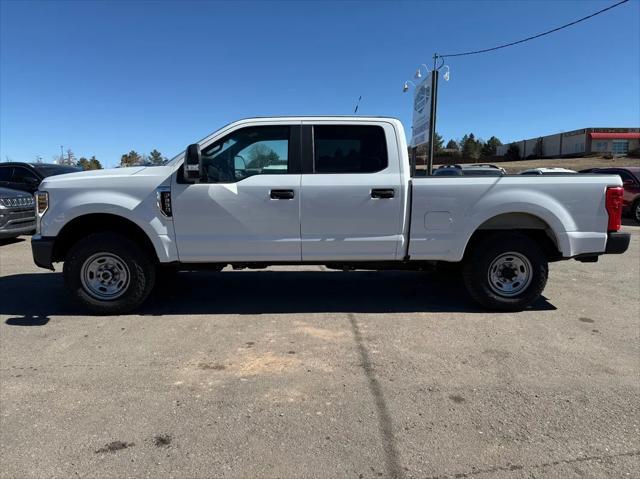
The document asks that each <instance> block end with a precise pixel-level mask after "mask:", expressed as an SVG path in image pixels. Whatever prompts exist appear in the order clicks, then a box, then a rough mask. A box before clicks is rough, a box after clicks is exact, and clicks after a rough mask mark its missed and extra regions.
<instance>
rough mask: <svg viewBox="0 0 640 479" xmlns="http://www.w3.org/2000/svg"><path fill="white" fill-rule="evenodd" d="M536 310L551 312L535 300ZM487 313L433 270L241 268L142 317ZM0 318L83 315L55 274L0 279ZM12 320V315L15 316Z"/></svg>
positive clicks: (155, 301) (165, 296) (162, 298)
mask: <svg viewBox="0 0 640 479" xmlns="http://www.w3.org/2000/svg"><path fill="white" fill-rule="evenodd" d="M531 309H532V310H535V311H548V310H554V309H556V308H555V306H553V305H552V304H550V303H549V302H548V301H547V300H546V299H544V298H541V299H540V300H539V301H538V302H537V303H536V304H534V305H533V306H532V308H531ZM331 312H344V313H349V312H352V313H415V312H443V313H445V312H446V313H452V312H453V313H456V312H458V313H486V311H485V310H483V309H481V308H480V307H479V306H477V305H476V304H475V303H474V302H473V301H472V300H471V299H470V298H469V297H468V295H467V293H466V291H465V290H464V287H463V285H462V282H461V280H460V279H459V278H457V277H455V276H448V275H447V276H443V275H442V274H438V273H416V272H396V271H385V272H369V271H352V272H348V273H343V272H333V271H326V272H323V271H247V272H245V271H243V272H228V271H224V272H221V273H214V272H190V273H178V274H176V275H175V277H174V278H173V279H172V280H171V281H168V282H166V283H163V284H159V285H157V287H156V289H155V291H154V292H153V293H152V295H151V297H150V298H149V299H148V300H147V302H146V303H145V304H144V305H143V307H142V308H140V310H139V311H138V314H141V315H163V314H174V315H188V314H274V313H281V314H286V313H331ZM0 315H4V316H11V317H10V318H9V319H7V320H6V321H5V323H6V324H12V325H30V326H35V325H43V324H46V323H47V320H48V319H47V318H48V317H49V316H52V315H55V316H86V315H87V314H86V312H85V311H84V310H83V309H82V308H81V307H80V306H79V305H77V304H76V303H75V302H74V300H73V298H72V297H71V296H70V295H69V293H68V292H67V291H66V289H65V287H64V284H63V280H62V275H61V274H60V273H33V274H17V275H12V276H3V277H0ZM16 316H18V317H16Z"/></svg>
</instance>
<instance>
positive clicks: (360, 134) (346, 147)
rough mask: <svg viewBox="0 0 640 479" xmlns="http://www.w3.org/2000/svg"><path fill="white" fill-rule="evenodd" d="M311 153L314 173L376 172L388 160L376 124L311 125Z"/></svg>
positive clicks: (385, 147) (383, 141) (382, 134)
mask: <svg viewBox="0 0 640 479" xmlns="http://www.w3.org/2000/svg"><path fill="white" fill-rule="evenodd" d="M313 157H314V163H313V171H314V173H343V174H344V173H376V172H378V171H382V170H384V169H385V168H386V167H387V166H388V164H389V158H388V155H387V141H386V138H385V132H384V129H383V128H382V127H380V126H377V125H314V126H313Z"/></svg>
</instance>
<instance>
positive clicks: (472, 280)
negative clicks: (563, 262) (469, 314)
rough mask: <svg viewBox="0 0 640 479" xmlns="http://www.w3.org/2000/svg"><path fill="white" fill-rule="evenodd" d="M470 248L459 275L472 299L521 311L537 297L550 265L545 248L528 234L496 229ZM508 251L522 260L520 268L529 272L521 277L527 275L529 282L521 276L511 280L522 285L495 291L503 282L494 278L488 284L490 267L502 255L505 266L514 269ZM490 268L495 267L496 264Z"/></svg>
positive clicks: (501, 308) (541, 289) (486, 306)
mask: <svg viewBox="0 0 640 479" xmlns="http://www.w3.org/2000/svg"><path fill="white" fill-rule="evenodd" d="M472 248H473V249H472V251H470V253H469V254H468V256H467V257H466V258H465V261H464V264H463V268H462V276H463V279H464V284H465V286H466V288H467V291H468V292H469V294H470V295H471V297H472V298H473V299H474V300H475V301H477V302H478V303H480V304H481V305H482V306H484V307H485V308H488V309H490V310H497V311H521V310H523V309H525V308H527V307H528V306H531V305H532V304H533V303H534V302H535V301H536V300H537V299H538V298H539V297H540V295H541V294H542V291H543V290H544V287H545V285H546V284H547V277H548V276H549V265H548V262H547V257H546V256H545V254H544V252H543V251H542V249H541V248H540V247H539V246H538V245H537V243H536V242H535V241H533V240H532V239H531V238H529V237H528V236H526V235H522V234H518V233H504V232H503V233H496V234H493V235H491V236H487V237H486V238H484V239H483V240H481V241H480V242H478V243H476V244H475V245H473V246H472ZM508 253H516V256H519V257H520V258H522V261H524V262H525V264H524V265H523V271H528V272H529V274H527V275H524V276H523V277H526V278H528V284H527V281H524V280H523V281H521V282H514V283H513V284H516V285H517V286H519V287H522V288H523V289H522V290H520V291H514V292H513V293H501V292H499V291H497V290H499V289H501V286H503V285H502V284H501V283H500V282H495V284H494V285H493V286H492V285H491V284H490V277H491V274H490V267H491V266H492V263H493V262H494V261H498V262H499V261H500V260H499V258H504V260H503V261H504V263H503V264H506V265H507V267H506V270H507V271H508V272H509V271H515V269H512V268H513V264H512V263H510V262H509V261H511V260H512V258H509V256H510V255H509V254H508ZM527 261H528V265H527V264H526V262H527ZM494 266H495V265H494ZM491 269H492V270H493V271H496V270H497V269H499V268H497V267H494V268H491ZM510 274H512V273H510ZM494 277H495V276H494ZM505 282H508V281H505ZM515 289H516V290H517V287H516V288H515Z"/></svg>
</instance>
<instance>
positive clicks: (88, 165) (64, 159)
mask: <svg viewBox="0 0 640 479" xmlns="http://www.w3.org/2000/svg"><path fill="white" fill-rule="evenodd" d="M41 160H42V158H40V157H38V158H37V161H38V163H40V162H41ZM53 161H54V162H55V163H58V164H59V165H67V166H77V167H79V168H82V169H83V170H101V169H102V163H100V160H98V159H97V158H96V157H95V155H93V156H91V158H85V157H84V156H81V157H80V158H76V155H75V153H74V152H73V150H72V149H71V148H68V149H67V151H66V153H65V154H63V155H60V156H58V155H54V157H53Z"/></svg>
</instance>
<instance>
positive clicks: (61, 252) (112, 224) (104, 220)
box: [53, 213, 158, 262]
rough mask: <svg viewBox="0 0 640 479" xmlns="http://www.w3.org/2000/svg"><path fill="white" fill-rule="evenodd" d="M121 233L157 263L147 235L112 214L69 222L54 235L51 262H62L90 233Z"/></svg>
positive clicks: (86, 217) (88, 215) (97, 214)
mask: <svg viewBox="0 0 640 479" xmlns="http://www.w3.org/2000/svg"><path fill="white" fill-rule="evenodd" d="M99 232H115V233H121V234H123V235H125V236H127V237H128V238H131V239H133V240H134V241H136V242H137V243H138V244H140V245H141V246H142V247H143V249H144V250H145V251H149V253H150V254H151V257H152V259H153V260H154V261H155V262H158V252H157V249H156V246H155V245H154V244H153V241H151V239H150V238H149V235H148V234H147V233H146V232H145V231H144V229H142V227H140V226H139V225H137V224H136V223H134V222H133V221H131V220H130V219H127V218H124V217H123V216H119V215H115V214H112V213H90V214H85V215H81V216H77V217H76V218H74V219H72V220H71V221H69V222H68V223H67V224H66V225H65V226H64V227H63V228H62V229H61V230H60V232H59V233H58V234H57V235H56V240H55V243H54V246H53V261H54V262H57V261H64V259H65V257H66V255H67V253H68V252H69V249H70V248H71V246H73V245H74V244H75V243H77V242H78V241H79V240H80V239H82V238H84V237H86V236H88V235H89V234H92V233H99Z"/></svg>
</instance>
